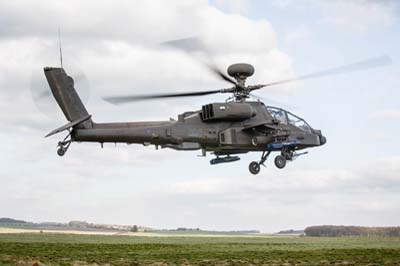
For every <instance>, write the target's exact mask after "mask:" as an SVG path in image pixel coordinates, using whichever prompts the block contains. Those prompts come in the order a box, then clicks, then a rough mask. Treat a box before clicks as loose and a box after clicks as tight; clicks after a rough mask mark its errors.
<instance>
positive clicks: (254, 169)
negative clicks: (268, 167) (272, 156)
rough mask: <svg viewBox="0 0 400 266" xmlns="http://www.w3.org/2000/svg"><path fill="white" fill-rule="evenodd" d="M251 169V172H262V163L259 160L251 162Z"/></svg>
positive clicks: (254, 173)
mask: <svg viewBox="0 0 400 266" xmlns="http://www.w3.org/2000/svg"><path fill="white" fill-rule="evenodd" d="M249 171H250V173H252V174H253V175H256V174H258V173H259V172H260V164H259V163H257V162H251V163H250V164H249Z"/></svg>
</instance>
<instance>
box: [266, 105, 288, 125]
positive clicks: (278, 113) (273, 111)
mask: <svg viewBox="0 0 400 266" xmlns="http://www.w3.org/2000/svg"><path fill="white" fill-rule="evenodd" d="M267 111H268V113H270V115H271V116H272V117H273V118H274V119H275V120H276V121H278V122H279V123H282V124H287V118H286V112H285V110H282V109H279V108H275V107H267Z"/></svg>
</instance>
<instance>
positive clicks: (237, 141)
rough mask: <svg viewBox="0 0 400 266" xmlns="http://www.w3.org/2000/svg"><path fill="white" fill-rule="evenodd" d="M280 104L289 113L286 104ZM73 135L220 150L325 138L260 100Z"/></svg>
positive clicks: (304, 144) (297, 145)
mask: <svg viewBox="0 0 400 266" xmlns="http://www.w3.org/2000/svg"><path fill="white" fill-rule="evenodd" d="M279 110H281V111H282V113H283V114H284V115H285V114H286V111H284V110H283V109H279ZM287 120H288V119H286V121H287ZM71 137H72V140H73V141H90V142H100V143H108V142H110V143H121V142H122V143H128V144H133V143H136V144H144V145H157V146H160V147H161V148H171V149H175V150H199V149H203V150H205V151H211V152H214V153H215V154H217V155H224V154H226V155H228V154H236V153H245V152H249V151H268V150H271V151H275V150H281V149H282V148H284V147H285V145H287V147H289V146H290V148H291V149H293V150H299V149H304V148H308V147H314V146H319V145H321V144H323V142H324V140H323V138H324V137H323V136H322V134H321V133H320V131H317V130H314V129H312V128H311V127H309V128H308V130H305V129H301V128H298V127H296V126H295V125H292V124H291V123H290V122H287V123H283V122H282V121H278V120H277V119H276V118H275V117H273V115H272V114H271V113H270V112H269V111H268V107H266V106H265V105H264V104H263V103H262V102H259V101H254V102H250V101H247V102H226V103H213V104H208V105H204V106H203V107H202V109H201V110H199V111H193V112H185V113H183V114H181V115H179V116H178V119H177V120H172V121H160V122H131V123H100V124H98V123H93V127H92V128H83V129H79V128H76V129H74V130H73V132H72V135H71ZM321 140H322V141H321ZM279 143H283V144H282V145H279Z"/></svg>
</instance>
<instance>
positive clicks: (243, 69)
mask: <svg viewBox="0 0 400 266" xmlns="http://www.w3.org/2000/svg"><path fill="white" fill-rule="evenodd" d="M228 74H229V76H231V77H233V78H235V79H237V78H245V79H246V78H248V77H251V76H253V74H254V67H253V66H252V65H250V64H246V63H240V64H233V65H230V66H229V67H228Z"/></svg>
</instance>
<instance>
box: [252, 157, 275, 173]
mask: <svg viewBox="0 0 400 266" xmlns="http://www.w3.org/2000/svg"><path fill="white" fill-rule="evenodd" d="M270 154H271V151H268V152H266V151H264V152H263V154H262V155H261V160H260V162H251V163H250V164H249V171H250V173H252V174H253V175H256V174H258V173H259V172H260V170H261V167H260V165H264V163H265V161H266V160H267V159H268V156H269V155H270Z"/></svg>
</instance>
